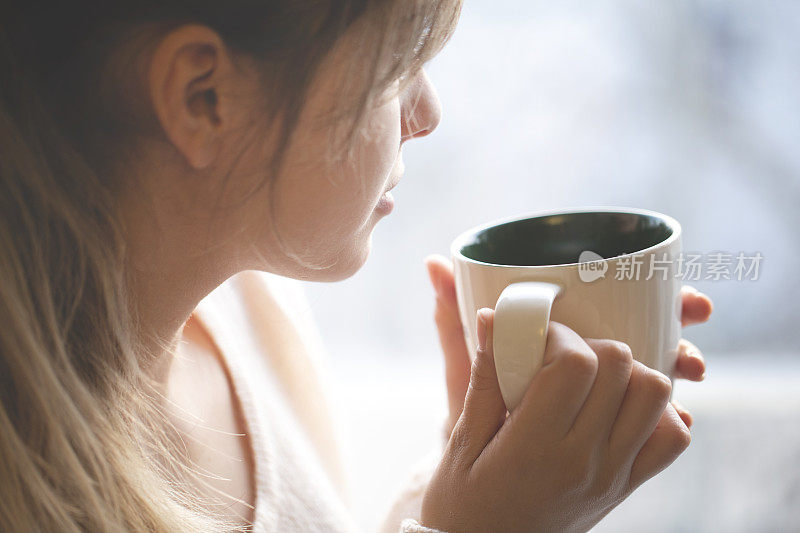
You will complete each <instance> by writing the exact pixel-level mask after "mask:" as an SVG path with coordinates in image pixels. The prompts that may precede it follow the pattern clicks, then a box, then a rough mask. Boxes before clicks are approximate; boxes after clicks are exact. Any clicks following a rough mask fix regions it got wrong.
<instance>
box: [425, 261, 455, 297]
mask: <svg viewBox="0 0 800 533" xmlns="http://www.w3.org/2000/svg"><path fill="white" fill-rule="evenodd" d="M425 266H426V267H427V268H428V275H429V277H430V278H431V284H432V285H433V287H434V289H435V290H436V295H437V296H438V297H441V298H442V303H443V304H445V305H446V306H447V307H448V308H450V307H452V308H453V309H456V310H457V309H458V303H457V299H456V282H455V276H454V273H453V263H452V262H451V261H450V260H449V259H447V258H446V257H444V256H443V255H440V254H431V255H429V256H427V257H426V258H425Z"/></svg>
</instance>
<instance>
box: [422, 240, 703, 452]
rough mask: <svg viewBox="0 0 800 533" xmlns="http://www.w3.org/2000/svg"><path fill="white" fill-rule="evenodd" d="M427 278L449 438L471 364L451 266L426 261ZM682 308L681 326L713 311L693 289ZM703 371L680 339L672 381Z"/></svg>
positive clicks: (696, 353)
mask: <svg viewBox="0 0 800 533" xmlns="http://www.w3.org/2000/svg"><path fill="white" fill-rule="evenodd" d="M425 264H426V266H427V268H428V276H429V277H430V280H431V284H432V285H433V287H434V290H435V293H436V308H435V313H434V317H435V320H436V326H437V329H438V330H439V341H440V343H441V345H442V352H443V354H444V366H445V379H446V381H447V399H448V404H449V412H450V416H449V418H448V423H447V424H446V427H445V437H446V438H447V437H449V436H450V432H451V431H452V429H453V426H454V425H455V423H456V420H458V417H459V416H460V415H461V409H462V407H463V405H464V397H465V396H466V393H467V387H468V385H469V377H470V365H471V363H470V360H469V352H468V351H467V345H466V341H465V339H464V328H463V327H462V325H461V318H460V317H459V314H458V304H457V303H456V287H455V280H454V278H453V265H452V263H451V262H450V260H449V259H447V258H446V257H444V256H441V255H431V256H428V257H427V258H425ZM681 297H682V298H683V308H682V314H681V321H682V323H683V325H684V326H688V325H691V324H699V323H702V322H705V321H706V320H708V318H709V316H710V315H711V311H712V304H711V300H710V299H709V298H708V296H706V295H705V294H702V293H700V292H698V291H697V290H695V289H694V288H692V287H689V286H684V287H683V288H682V290H681ZM705 374H706V367H705V362H704V360H703V355H702V354H701V353H700V350H698V349H697V347H695V346H694V345H693V344H692V343H690V342H689V341H687V340H685V339H681V341H680V345H679V351H678V360H677V362H676V363H675V377H676V378H680V379H688V380H691V381H702V380H703V379H704V378H705ZM673 406H674V407H675V409H676V410H677V412H678V413H679V414H680V416H681V418H682V419H683V420H684V422H685V423H686V425H687V426H691V425H692V417H691V415H690V414H689V412H688V411H687V410H686V409H684V408H683V407H682V406H681V405H679V404H678V403H677V402H673Z"/></svg>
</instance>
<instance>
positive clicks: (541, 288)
mask: <svg viewBox="0 0 800 533" xmlns="http://www.w3.org/2000/svg"><path fill="white" fill-rule="evenodd" d="M561 290H562V289H561V287H560V286H559V285H556V284H555V283H547V282H542V281H521V282H518V283H512V284H511V285H509V286H508V287H506V288H505V289H504V290H503V292H502V293H500V297H499V298H498V299H497V305H495V309H494V313H495V314H494V330H493V337H494V340H493V342H492V346H493V348H494V365H495V369H496V370H497V382H498V384H499V385H500V392H501V393H502V395H503V401H504V402H505V404H506V408H507V409H508V410H509V411H511V410H512V409H514V408H515V407H516V406H517V405H519V402H520V401H521V400H522V397H523V396H524V395H525V391H526V390H527V389H528V385H530V382H531V380H532V379H533V376H534V374H536V372H537V371H538V370H539V368H540V367H541V366H542V359H543V358H544V349H545V345H546V344H547V329H548V324H549V322H550V309H551V308H552V307H553V300H554V299H555V297H556V296H558V294H559V293H560V292H561Z"/></svg>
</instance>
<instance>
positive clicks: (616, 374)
mask: <svg viewBox="0 0 800 533" xmlns="http://www.w3.org/2000/svg"><path fill="white" fill-rule="evenodd" d="M585 340H586V344H588V345H589V347H590V348H591V349H592V350H594V353H595V354H597V362H598V367H597V377H596V379H595V380H594V386H593V387H592V390H591V392H590V393H589V397H588V398H586V403H585V404H584V406H583V409H581V412H580V414H578V418H577V419H576V420H575V425H574V426H573V427H572V430H571V431H574V432H577V433H579V434H581V435H584V436H585V438H590V439H597V438H602V439H604V440H605V439H607V438H608V435H609V434H610V433H611V428H612V427H613V425H614V420H615V419H616V418H617V413H618V412H619V408H620V406H621V405H622V400H623V398H624V397H625V391H626V390H627V389H628V380H629V379H630V377H631V371H632V369H633V354H632V353H631V349H630V347H629V346H628V345H627V344H625V343H622V342H618V341H613V340H608V339H585Z"/></svg>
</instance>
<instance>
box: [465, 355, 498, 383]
mask: <svg viewBox="0 0 800 533" xmlns="http://www.w3.org/2000/svg"><path fill="white" fill-rule="evenodd" d="M488 364H489V363H488V362H487V361H486V355H485V352H484V351H481V350H478V356H477V357H476V358H475V359H474V360H473V361H472V368H471V369H470V373H469V388H470V389H473V390H479V391H480V390H486V389H489V388H491V387H492V386H493V383H492V380H491V379H490V377H489V376H490V374H489V369H488V368H486V365H488Z"/></svg>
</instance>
